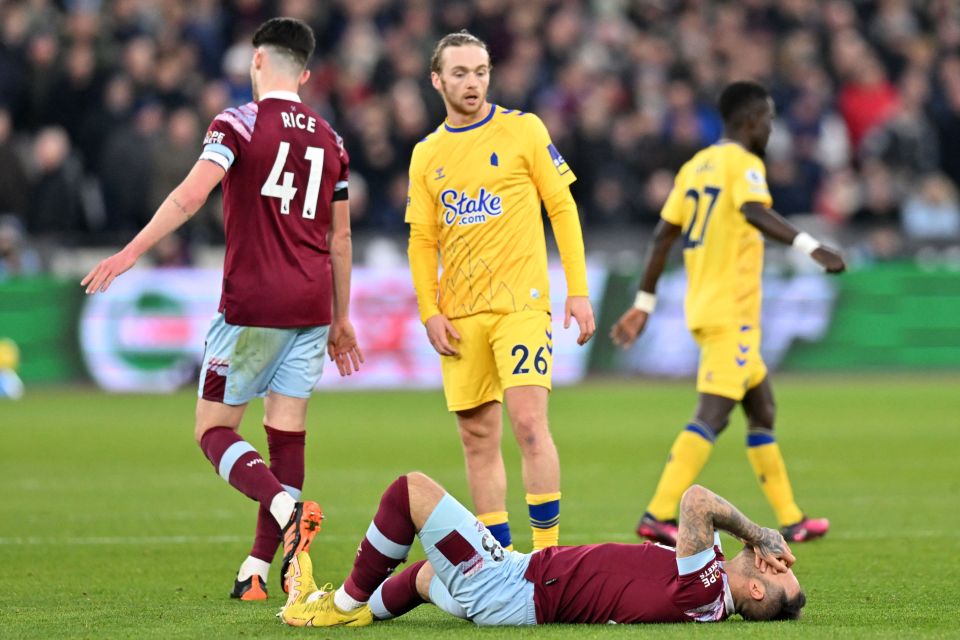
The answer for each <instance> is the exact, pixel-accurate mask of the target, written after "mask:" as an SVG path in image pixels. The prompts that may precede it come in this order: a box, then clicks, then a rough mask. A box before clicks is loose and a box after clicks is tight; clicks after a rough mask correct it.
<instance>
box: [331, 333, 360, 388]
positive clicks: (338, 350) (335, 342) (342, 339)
mask: <svg viewBox="0 0 960 640" xmlns="http://www.w3.org/2000/svg"><path fill="white" fill-rule="evenodd" d="M327 353H328V354H329V355H330V361H331V362H334V363H335V364H336V365H337V369H338V370H339V371H340V375H341V376H349V375H351V374H353V372H354V371H360V364H361V363H362V362H363V352H362V351H360V345H358V344H357V335H356V333H355V332H354V330H353V325H352V324H350V321H349V320H334V321H333V323H331V325H330V335H329V337H328V338H327Z"/></svg>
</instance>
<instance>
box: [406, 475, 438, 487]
mask: <svg viewBox="0 0 960 640" xmlns="http://www.w3.org/2000/svg"><path fill="white" fill-rule="evenodd" d="M431 484H436V483H435V482H434V481H433V480H432V479H431V478H430V476H428V475H427V474H425V473H422V472H420V471H411V472H410V473H408V474H407V486H408V487H410V488H411V489H412V488H420V487H426V486H429V485H431Z"/></svg>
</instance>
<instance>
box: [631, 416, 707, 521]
mask: <svg viewBox="0 0 960 640" xmlns="http://www.w3.org/2000/svg"><path fill="white" fill-rule="evenodd" d="M713 440H714V435H713V433H712V432H711V431H710V429H708V428H707V427H706V426H705V425H702V424H700V423H696V422H692V423H690V424H688V425H687V428H686V429H684V430H683V431H681V432H680V435H678V436H677V439H676V440H675V441H674V442H673V447H672V448H671V449H670V457H669V458H668V459H667V464H666V466H665V467H664V468H663V474H662V475H661V476H660V482H658V483H657V490H656V491H655V492H654V494H653V499H652V500H650V504H649V505H648V506H647V513H649V514H650V515H652V516H653V517H654V518H656V519H657V520H674V519H676V517H677V508H678V507H679V505H680V497H681V496H683V492H684V491H686V490H687V489H688V488H689V487H690V485H691V484H693V481H694V480H696V479H697V476H698V475H699V474H700V471H701V470H702V469H703V467H704V465H706V464H707V460H709V459H710V453H711V452H712V451H713Z"/></svg>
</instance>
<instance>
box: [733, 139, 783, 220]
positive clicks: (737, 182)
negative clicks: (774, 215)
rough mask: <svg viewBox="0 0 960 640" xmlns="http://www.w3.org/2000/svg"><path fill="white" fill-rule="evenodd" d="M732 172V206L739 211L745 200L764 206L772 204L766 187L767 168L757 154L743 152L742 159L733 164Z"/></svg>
mask: <svg viewBox="0 0 960 640" xmlns="http://www.w3.org/2000/svg"><path fill="white" fill-rule="evenodd" d="M733 171H734V173H733V175H732V176H730V187H731V195H732V197H733V208H734V210H736V211H740V207H742V206H743V205H744V204H746V203H747V202H759V203H760V204H762V205H764V206H765V207H770V206H772V205H773V198H771V197H770V189H769V187H767V170H766V168H765V167H764V166H763V161H762V160H760V158H758V157H757V156H755V155H753V154H752V153H751V154H745V157H744V160H743V161H742V162H738V163H735V164H734V169H733Z"/></svg>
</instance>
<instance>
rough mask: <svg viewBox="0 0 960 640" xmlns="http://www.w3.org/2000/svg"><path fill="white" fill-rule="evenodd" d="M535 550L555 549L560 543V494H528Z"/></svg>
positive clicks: (528, 507)
mask: <svg viewBox="0 0 960 640" xmlns="http://www.w3.org/2000/svg"><path fill="white" fill-rule="evenodd" d="M527 509H528V510H529V511H530V529H531V530H532V531H533V550H534V551H539V550H540V549H546V548H547V547H555V546H557V545H558V544H559V543H560V492H559V491H557V492H556V493H528V494H527Z"/></svg>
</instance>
